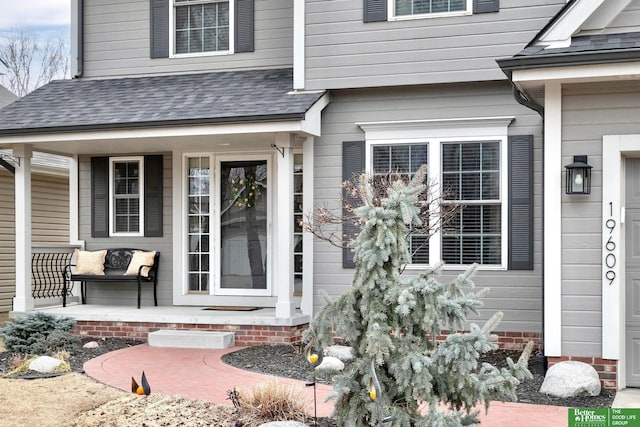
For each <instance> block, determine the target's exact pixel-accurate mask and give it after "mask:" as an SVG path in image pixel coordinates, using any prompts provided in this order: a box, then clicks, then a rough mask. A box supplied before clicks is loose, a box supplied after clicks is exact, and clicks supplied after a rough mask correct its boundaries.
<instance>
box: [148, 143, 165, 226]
mask: <svg viewBox="0 0 640 427" xmlns="http://www.w3.org/2000/svg"><path fill="white" fill-rule="evenodd" d="M144 235H145V237H162V155H153V156H144Z"/></svg>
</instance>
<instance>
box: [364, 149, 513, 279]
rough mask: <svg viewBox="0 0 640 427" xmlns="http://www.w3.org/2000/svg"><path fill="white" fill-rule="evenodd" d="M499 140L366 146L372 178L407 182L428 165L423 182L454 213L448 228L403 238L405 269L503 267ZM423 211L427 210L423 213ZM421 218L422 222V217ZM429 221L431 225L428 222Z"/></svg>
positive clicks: (503, 212)
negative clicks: (406, 242) (440, 265)
mask: <svg viewBox="0 0 640 427" xmlns="http://www.w3.org/2000/svg"><path fill="white" fill-rule="evenodd" d="M502 143H503V141H502V140H473V139H470V140H464V141H456V140H454V139H453V138H426V139H425V141H424V142H420V143H415V142H411V143H405V142H402V140H398V142H389V141H386V142H382V141H381V142H371V143H369V144H370V151H369V156H370V157H369V160H368V161H367V165H368V171H369V172H370V173H372V174H373V175H374V176H376V175H378V176H380V175H387V174H390V175H391V178H392V179H393V178H395V177H400V178H403V179H410V178H412V177H413V175H414V174H415V172H416V171H417V170H418V168H419V167H420V165H422V164H427V165H428V175H429V179H431V180H433V181H434V182H435V184H436V190H437V191H439V192H441V193H440V194H441V196H442V198H443V203H445V204H451V205H454V204H455V205H457V206H458V208H457V210H456V211H455V213H454V215H453V216H452V217H451V218H450V219H449V222H448V223H447V224H446V225H445V226H444V227H443V228H442V229H440V230H435V231H436V232H434V233H432V234H431V237H429V234H428V233H427V232H426V231H423V234H418V233H416V232H414V233H411V234H410V235H409V249H410V251H411V254H412V259H411V264H415V265H424V264H434V263H436V262H437V261H439V260H442V261H443V262H444V263H445V265H448V266H462V265H469V264H472V263H474V262H477V263H479V264H482V265H483V266H489V267H498V268H502V267H504V264H505V263H506V255H505V253H504V250H503V247H504V246H505V245H506V244H507V243H506V240H505V239H506V230H505V228H504V222H505V221H506V219H503V218H506V214H507V213H506V211H505V206H504V203H503V201H502V199H501V194H502V191H503V190H502V188H503V187H504V186H505V185H506V184H505V183H504V182H503V179H504V176H503V169H505V165H504V162H505V160H506V158H505V157H504V156H503V154H504V153H503V152H502V148H501V147H502ZM425 209H427V208H426V207H425ZM422 216H423V217H428V215H427V213H426V212H423V215H422ZM432 220H434V219H433V218H432ZM434 221H435V220H434Z"/></svg>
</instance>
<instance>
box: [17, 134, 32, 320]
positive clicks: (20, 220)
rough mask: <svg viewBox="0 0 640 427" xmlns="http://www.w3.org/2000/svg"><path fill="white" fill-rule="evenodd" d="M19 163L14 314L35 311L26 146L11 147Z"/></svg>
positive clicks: (29, 159) (29, 151)
mask: <svg viewBox="0 0 640 427" xmlns="http://www.w3.org/2000/svg"><path fill="white" fill-rule="evenodd" d="M12 148H13V155H14V156H15V157H17V158H19V159H20V165H17V166H16V174H15V192H16V194H15V212H16V217H15V237H16V296H15V297H14V298H13V311H16V312H23V313H24V312H27V311H31V310H33V308H34V302H33V296H32V295H31V244H32V242H31V156H32V148H31V146H30V145H28V144H19V145H15V146H13V147H12Z"/></svg>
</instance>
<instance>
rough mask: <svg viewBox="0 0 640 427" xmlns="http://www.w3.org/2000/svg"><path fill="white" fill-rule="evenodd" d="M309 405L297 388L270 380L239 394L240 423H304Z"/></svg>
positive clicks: (273, 379)
mask: <svg viewBox="0 0 640 427" xmlns="http://www.w3.org/2000/svg"><path fill="white" fill-rule="evenodd" d="M309 403H310V402H309V399H307V398H305V397H304V396H303V395H302V389H301V388H300V387H299V386H295V385H286V384H282V383H279V382H278V380H276V379H275V378H271V379H269V380H267V381H266V382H264V383H260V384H257V385H256V386H254V387H253V388H251V389H249V390H248V391H241V392H240V398H239V404H240V408H239V412H240V415H241V417H242V421H244V422H245V423H249V424H250V425H254V424H255V425H260V424H262V423H266V422H269V421H287V420H291V421H301V422H304V421H306V420H307V419H308V415H307V408H308V407H309Z"/></svg>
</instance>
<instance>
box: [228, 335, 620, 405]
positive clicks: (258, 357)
mask: <svg viewBox="0 0 640 427" xmlns="http://www.w3.org/2000/svg"><path fill="white" fill-rule="evenodd" d="M300 353H301V352H300V349H299V348H298V347H295V346H292V345H275V346H256V347H247V348H245V349H242V350H238V351H235V352H233V353H228V354H226V355H224V356H223V357H222V361H223V362H225V363H227V364H229V365H231V366H235V367H237V368H240V369H246V370H249V371H254V372H260V373H266V374H271V375H276V376H281V377H289V378H296V379H299V380H303V381H309V380H311V378H312V377H311V370H310V367H309V364H308V363H307V362H306V360H305V358H304V357H303V356H302V355H301V354H300ZM507 357H510V358H511V359H512V360H514V361H517V360H518V357H520V353H519V352H517V351H508V350H497V351H494V352H491V353H488V354H486V355H485V356H483V357H482V358H481V361H483V362H488V363H491V364H493V365H495V366H497V367H504V366H507V363H506V359H507ZM529 370H530V371H531V373H532V374H533V379H530V380H525V381H523V382H522V383H521V384H520V385H519V386H518V388H517V390H516V394H517V395H518V401H519V402H521V403H533V404H538V405H554V406H567V407H571V408H610V407H611V403H612V402H613V398H614V397H615V392H612V391H609V390H604V389H603V390H602V392H601V393H600V395H599V396H583V397H574V398H567V399H561V398H556V397H553V396H548V395H546V394H543V393H540V392H539V391H538V390H540V386H541V385H542V381H544V374H543V373H542V372H540V371H539V370H537V369H536V366H535V357H532V358H531V359H530V360H529ZM319 382H326V379H319Z"/></svg>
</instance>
